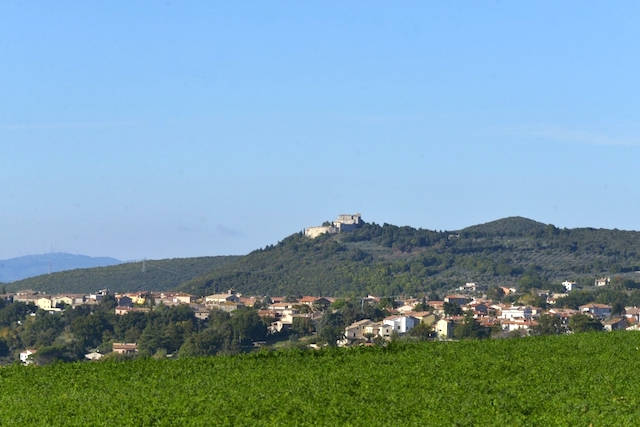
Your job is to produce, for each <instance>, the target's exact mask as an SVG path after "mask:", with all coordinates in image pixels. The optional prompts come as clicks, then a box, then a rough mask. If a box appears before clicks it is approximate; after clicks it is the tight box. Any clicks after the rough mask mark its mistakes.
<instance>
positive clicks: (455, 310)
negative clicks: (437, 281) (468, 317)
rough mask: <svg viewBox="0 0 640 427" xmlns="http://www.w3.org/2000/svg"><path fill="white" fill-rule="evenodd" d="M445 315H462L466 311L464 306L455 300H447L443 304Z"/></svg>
mask: <svg viewBox="0 0 640 427" xmlns="http://www.w3.org/2000/svg"><path fill="white" fill-rule="evenodd" d="M442 308H443V310H444V315H445V316H462V314H463V313H464V312H463V311H462V307H460V306H459V305H458V304H456V303H453V302H445V303H444V304H442Z"/></svg>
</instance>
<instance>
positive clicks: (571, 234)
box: [5, 217, 640, 296]
mask: <svg viewBox="0 0 640 427" xmlns="http://www.w3.org/2000/svg"><path fill="white" fill-rule="evenodd" d="M638 270H640V233H639V232H636V231H620V230H603V229H592V228H576V229H560V228H557V227H554V226H553V225H547V224H542V223H539V222H536V221H532V220H529V219H526V218H520V217H513V218H505V219H502V220H498V221H493V222H490V223H487V224H481V225H476V226H473V227H469V228H465V229H463V230H459V231H435V230H426V229H415V228H412V227H398V226H394V225H390V224H383V225H378V224H375V223H365V224H364V225H363V226H362V227H361V228H359V229H357V230H355V231H353V232H349V233H342V234H338V235H328V234H327V235H323V236H320V237H318V238H316V239H309V238H307V237H305V236H304V235H303V234H302V233H296V234H293V235H291V236H289V237H286V238H285V239H283V240H282V241H281V242H279V243H278V244H276V245H269V246H267V247H265V248H262V249H258V250H255V251H253V252H251V253H250V254H248V255H246V256H242V257H236V256H229V257H202V258H186V259H172V260H161V261H148V262H147V270H146V273H143V272H142V263H141V262H139V263H128V264H121V265H117V266H113V267H101V268H92V269H79V270H72V271H66V272H61V273H54V274H50V275H43V276H38V277H34V278H30V279H25V280H21V281H19V282H14V283H11V284H7V285H5V289H6V290H7V291H16V290H18V289H25V288H30V289H34V290H40V291H46V292H49V293H54V292H79V293H80V292H83V293H87V292H90V291H95V290H96V289H100V288H110V289H111V290H113V291H136V290H172V289H176V288H177V289H180V290H184V291H186V292H191V293H194V294H197V295H205V294H210V293H215V292H223V291H226V290H227V289H230V288H233V289H235V290H236V291H238V292H241V293H244V294H255V295H267V294H268V295H317V296H320V295H325V296H346V295H365V294H373V295H379V296H397V295H406V296H409V295H413V296H417V295H426V294H430V293H431V294H442V293H443V292H446V291H450V290H452V289H454V288H456V287H458V286H460V285H462V284H464V283H465V282H477V283H480V284H481V285H484V286H487V287H488V286H493V285H500V286H510V287H517V288H519V289H521V290H524V291H526V290H528V289H530V288H547V289H549V288H550V289H555V290H559V284H560V283H561V282H562V281H564V280H573V281H577V282H578V283H579V284H581V285H582V286H584V287H588V286H591V285H593V281H594V279H596V278H598V277H602V276H610V277H612V278H614V277H615V278H617V280H619V281H620V280H623V281H627V282H629V283H631V282H634V281H636V280H638V279H640V275H638V274H636V273H635V272H636V271H638Z"/></svg>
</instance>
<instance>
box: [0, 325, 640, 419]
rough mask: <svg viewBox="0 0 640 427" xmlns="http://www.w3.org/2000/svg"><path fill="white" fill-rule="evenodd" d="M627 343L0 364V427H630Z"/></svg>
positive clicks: (590, 339) (553, 340) (518, 342)
mask: <svg viewBox="0 0 640 427" xmlns="http://www.w3.org/2000/svg"><path fill="white" fill-rule="evenodd" d="M639 348H640V334H638V333H635V332H622V333H607V334H576V335H569V336H546V337H536V338H522V339H513V340H489V341H465V342H450V343H437V342H436V343H434V342H423V343H416V344H407V343H403V344H400V345H393V344H392V345H390V346H389V347H386V348H379V347H378V348H356V349H332V350H323V351H306V352H301V351H293V350H290V351H283V352H271V353H268V352H264V353H263V352H259V353H253V354H246V355H240V356H231V357H210V358H186V359H180V360H177V361H172V360H154V359H136V360H131V361H125V362H115V361H110V362H87V363H69V364H54V365H49V366H44V367H33V366H30V367H23V366H10V367H5V368H0V390H2V393H1V395H0V425H2V426H13V425H16V426H17V425H20V426H22V425H40V426H53V425H55V426H64V425H69V426H86V425H92V426H101V425H104V426H112V425H136V426H189V425H192V426H208V425H223V426H239V425H246V426H254V425H283V426H284V425H289V426H305V425H307V426H315V425H336V426H361V425H366V426H374V425H375V426H380V425H388V426H392V425H393V426H398V425H404V426H412V425H415V426H418V425H420V426H423V425H443V426H445V425H446V426H453V425H458V426H493V425H507V424H508V425H511V426H519V425H522V426H524V425H545V426H550V425H566V426H573V425H584V426H587V425H594V426H609V425H610V426H614V425H615V426H626V425H629V426H631V425H636V424H637V420H638V419H640V406H639V403H640V396H639V394H638V392H637V384H638V377H639V376H640V374H638V372H640V350H639Z"/></svg>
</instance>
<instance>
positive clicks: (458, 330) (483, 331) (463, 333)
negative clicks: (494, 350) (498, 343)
mask: <svg viewBox="0 0 640 427" xmlns="http://www.w3.org/2000/svg"><path fill="white" fill-rule="evenodd" d="M490 334H491V330H490V329H489V328H485V327H484V326H482V325H481V324H480V323H478V322H477V321H476V319H474V318H473V314H472V313H471V312H467V314H466V315H465V316H464V320H463V321H462V323H461V324H459V325H456V327H455V328H454V330H453V336H454V337H455V338H457V339H459V340H464V339H484V338H489V335H490Z"/></svg>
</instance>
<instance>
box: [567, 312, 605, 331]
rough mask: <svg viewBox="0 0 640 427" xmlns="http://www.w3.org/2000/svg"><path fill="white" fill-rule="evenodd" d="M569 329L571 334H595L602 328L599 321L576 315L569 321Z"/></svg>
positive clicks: (584, 315)
mask: <svg viewBox="0 0 640 427" xmlns="http://www.w3.org/2000/svg"><path fill="white" fill-rule="evenodd" d="M569 329H570V330H571V331H572V332H576V333H580V332H597V331H602V330H603V329H604V327H603V326H602V323H600V321H598V320H596V319H594V318H593V317H591V316H588V315H586V314H576V315H575V316H572V317H571V318H570V319H569Z"/></svg>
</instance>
